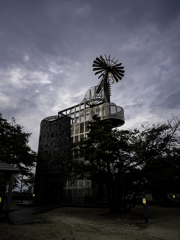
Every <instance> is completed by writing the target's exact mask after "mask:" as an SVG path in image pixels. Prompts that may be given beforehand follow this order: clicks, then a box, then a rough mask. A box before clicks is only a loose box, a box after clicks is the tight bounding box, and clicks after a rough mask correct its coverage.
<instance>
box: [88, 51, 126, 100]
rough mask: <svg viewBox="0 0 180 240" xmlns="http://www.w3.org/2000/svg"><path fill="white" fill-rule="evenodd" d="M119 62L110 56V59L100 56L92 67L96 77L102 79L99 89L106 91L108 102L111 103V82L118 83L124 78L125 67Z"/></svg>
mask: <svg viewBox="0 0 180 240" xmlns="http://www.w3.org/2000/svg"><path fill="white" fill-rule="evenodd" d="M118 61H119V60H117V61H114V58H113V59H112V60H111V58H110V55H109V57H108V58H107V56H106V55H104V58H103V57H102V56H101V55H100V56H99V57H97V58H96V59H95V60H94V62H93V65H92V66H93V71H95V75H99V77H98V79H99V78H101V77H102V78H101V81H100V83H99V87H101V88H103V90H104V95H105V99H106V102H110V94H109V92H110V91H109V88H110V85H109V81H110V80H111V81H112V83H114V80H115V81H116V82H118V81H119V80H121V79H122V77H124V73H125V71H124V70H123V69H124V67H123V66H121V65H122V63H118ZM98 91H99V88H98Z"/></svg>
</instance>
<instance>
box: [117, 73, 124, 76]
mask: <svg viewBox="0 0 180 240" xmlns="http://www.w3.org/2000/svg"><path fill="white" fill-rule="evenodd" d="M116 75H117V76H120V77H124V74H123V73H117V74H116Z"/></svg>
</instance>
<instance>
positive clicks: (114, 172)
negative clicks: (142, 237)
mask: <svg viewBox="0 0 180 240" xmlns="http://www.w3.org/2000/svg"><path fill="white" fill-rule="evenodd" d="M89 129H90V131H89V133H88V136H87V138H86V139H84V140H83V141H81V142H80V143H78V145H76V146H74V152H75V153H78V154H74V159H75V161H74V163H75V164H74V166H75V167H74V170H75V172H76V173H77V175H78V176H79V177H80V178H81V177H86V178H90V179H91V180H92V181H93V182H94V183H95V186H97V189H96V193H97V194H96V196H97V199H96V200H97V201H99V202H101V201H104V199H103V195H104V193H103V191H104V190H103V189H105V192H106V198H108V201H109V202H110V203H111V204H112V207H115V208H116V209H117V208H119V209H120V211H126V210H127V209H129V208H131V207H132V206H133V201H134V200H135V199H136V198H137V196H139V195H142V194H145V193H152V194H153V195H154V196H155V197H157V198H158V197H160V198H161V199H163V198H165V196H167V193H168V192H178V191H180V188H179V186H180V185H179V184H180V177H179V176H180V149H179V143H180V138H179V130H180V121H179V120H178V119H177V118H175V117H173V118H172V119H171V120H170V121H168V122H167V123H160V124H156V125H155V124H154V125H152V126H150V125H147V126H142V129H141V130H138V129H133V130H118V129H113V125H112V122H111V121H109V120H106V121H100V119H99V118H98V117H97V116H94V121H93V122H90V124H89ZM80 157H83V159H84V160H83V161H79V160H78V161H77V160H76V159H80Z"/></svg>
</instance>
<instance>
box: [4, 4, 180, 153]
mask: <svg viewBox="0 0 180 240" xmlns="http://www.w3.org/2000/svg"><path fill="white" fill-rule="evenodd" d="M104 54H106V55H111V57H112V58H113V57H115V59H119V62H122V65H123V66H124V67H125V76H124V78H123V79H122V81H120V82H118V83H116V82H115V83H114V84H113V85H112V96H111V101H112V102H114V103H116V104H117V105H118V106H121V107H123V108H124V111H125V119H126V123H125V125H124V126H123V127H122V129H128V128H134V127H138V128H139V127H140V126H141V124H146V123H150V124H151V123H152V124H153V123H157V122H166V120H167V119H170V118H171V117H172V114H173V115H174V116H177V117H180V1H179V0H111V1H109V0H16V1H15V0H0V101H1V109H0V112H1V113H2V115H3V117H4V118H6V119H8V120H9V121H10V120H11V118H12V117H15V119H16V121H17V123H18V124H21V125H23V126H24V130H25V131H26V132H30V133H32V136H31V139H30V146H31V147H32V149H33V150H35V151H37V148H38V138H39V130H40V122H41V120H42V119H43V118H45V117H47V116H52V115H56V114H57V113H58V111H60V110H63V109H65V108H68V107H71V106H73V105H75V104H78V103H80V102H81V100H82V99H83V98H84V95H85V93H86V91H87V90H88V89H89V88H90V87H92V86H95V85H97V84H98V78H97V76H95V75H94V72H93V71H92V63H93V61H94V59H95V58H96V57H98V56H99V55H102V56H104Z"/></svg>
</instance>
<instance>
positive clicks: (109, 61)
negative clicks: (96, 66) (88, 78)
mask: <svg viewBox="0 0 180 240" xmlns="http://www.w3.org/2000/svg"><path fill="white" fill-rule="evenodd" d="M108 62H109V63H110V55H109V58H108Z"/></svg>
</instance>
